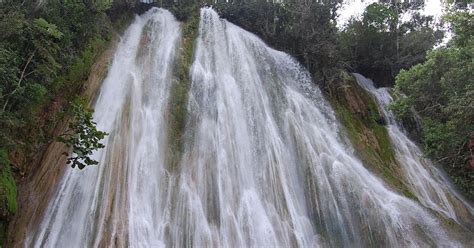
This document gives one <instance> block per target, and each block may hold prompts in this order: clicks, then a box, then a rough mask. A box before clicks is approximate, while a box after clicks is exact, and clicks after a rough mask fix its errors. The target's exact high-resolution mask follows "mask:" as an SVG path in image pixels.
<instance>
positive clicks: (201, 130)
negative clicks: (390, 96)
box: [25, 8, 461, 247]
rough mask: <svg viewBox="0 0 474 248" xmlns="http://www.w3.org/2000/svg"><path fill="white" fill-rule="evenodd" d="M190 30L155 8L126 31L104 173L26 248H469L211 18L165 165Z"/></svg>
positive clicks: (55, 213) (277, 61)
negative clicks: (178, 141) (175, 149)
mask: <svg viewBox="0 0 474 248" xmlns="http://www.w3.org/2000/svg"><path fill="white" fill-rule="evenodd" d="M180 30H181V28H180V24H179V23H178V22H177V21H176V19H175V18H174V17H173V16H172V15H171V14H170V13H169V12H168V11H166V10H163V9H156V8H154V9H152V10H150V11H148V12H147V13H145V14H144V15H142V16H140V17H137V18H136V19H135V21H134V22H133V24H132V25H131V26H130V27H129V28H128V30H127V31H126V33H125V35H124V38H123V40H122V41H121V43H120V45H119V47H118V50H117V53H116V56H115V58H114V61H113V64H112V66H111V68H110V71H109V73H108V76H107V78H106V79H105V81H104V82H103V85H102V88H101V92H100V95H99V98H98V100H97V102H96V105H95V114H94V118H95V120H96V122H97V123H98V129H100V130H104V131H106V132H108V133H109V135H108V136H107V138H106V140H105V145H106V148H105V149H104V150H103V151H100V152H97V153H95V154H94V158H95V159H96V160H98V161H100V164H99V165H98V166H89V167H87V168H86V169H85V170H83V171H78V170H74V169H69V170H68V171H67V173H66V174H65V175H64V177H63V178H62V181H61V183H60V186H59V187H58V189H57V193H56V195H55V196H54V198H53V199H52V201H51V204H50V206H49V207H48V209H46V211H45V213H44V216H43V221H42V222H41V224H40V225H39V226H37V227H34V228H33V230H31V231H29V237H28V239H27V240H26V241H25V246H26V247H104V246H105V247H210V246H212V247H340V246H345V247H366V246H376V247H384V246H390V247H407V246H411V247H418V246H420V247H426V246H440V247H457V246H460V245H461V244H460V243H459V242H458V241H457V240H456V238H455V237H452V235H451V233H449V232H447V230H446V229H445V226H444V225H443V223H442V222H441V221H440V220H439V219H438V217H436V216H435V214H433V213H432V212H431V211H430V210H429V208H431V206H428V207H429V208H426V207H425V206H424V205H425V204H424V203H423V202H422V204H420V203H418V202H416V201H414V200H411V199H408V198H406V197H404V196H401V195H399V194H398V193H396V192H394V191H393V190H391V189H390V188H388V186H386V184H385V183H384V182H383V181H382V180H381V179H379V178H378V177H376V176H375V175H374V174H372V173H371V172H369V171H368V170H367V169H366V168H365V167H364V165H363V164H362V162H361V161H360V160H359V159H358V158H357V157H356V155H354V154H353V153H352V150H353V149H352V148H351V147H350V145H348V144H347V142H345V139H344V138H343V135H344V133H343V132H341V131H340V127H339V123H338V122H337V120H336V118H335V114H334V112H333V111H332V110H331V108H330V106H329V104H328V103H327V101H326V100H325V99H324V98H323V96H322V94H321V92H320V91H319V90H318V89H317V87H316V86H315V85H314V84H313V83H312V82H311V78H310V75H309V73H308V72H307V71H306V70H305V69H304V68H303V67H301V66H300V65H299V64H298V63H297V62H296V61H295V60H294V59H293V58H292V57H290V56H289V55H287V54H285V53H282V52H279V51H276V50H274V49H272V48H270V47H268V46H267V45H266V44H265V43H263V42H262V41H261V40H260V39H259V38H257V37H256V36H255V35H253V34H251V33H249V32H247V31H245V30H243V29H241V28H239V27H237V26H235V25H233V24H232V23H229V22H227V21H225V20H223V19H220V18H219V16H218V15H217V13H216V12H214V11H213V10H212V9H210V8H204V9H201V12H200V22H199V30H198V31H199V34H198V37H197V41H196V46H195V51H194V61H193V63H192V66H191V69H190V72H189V77H190V82H189V83H190V88H189V95H188V102H187V118H186V120H187V121H186V126H185V131H184V136H183V137H182V139H183V140H182V141H183V142H182V143H183V149H182V154H181V158H180V161H178V164H177V166H176V168H174V167H173V168H170V166H167V165H168V163H169V161H168V160H167V159H166V157H167V152H169V151H168V149H169V148H168V145H169V144H168V143H169V141H168V140H167V138H168V135H167V130H169V129H168V128H172V127H168V126H167V123H168V122H167V121H166V120H167V116H168V113H167V111H168V110H169V101H170V89H171V87H172V86H173V83H175V81H176V79H175V78H174V74H173V72H174V70H175V68H174V65H175V64H177V63H179V61H178V60H177V59H176V57H177V56H178V55H179V53H180V52H182V51H181V50H180V44H181V42H180V41H181V31H180ZM416 173H417V172H416ZM449 211H451V210H446V212H447V213H450V212H449Z"/></svg>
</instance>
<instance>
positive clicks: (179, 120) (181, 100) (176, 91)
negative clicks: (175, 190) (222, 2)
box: [168, 8, 199, 169]
mask: <svg viewBox="0 0 474 248" xmlns="http://www.w3.org/2000/svg"><path fill="white" fill-rule="evenodd" d="M181 25H182V40H181V47H180V51H179V54H178V58H177V60H176V64H175V67H174V68H175V69H174V76H175V80H176V81H175V82H174V83H173V85H172V86H171V91H170V102H169V108H168V109H169V111H168V113H169V114H168V141H169V146H168V147H169V151H168V161H169V165H170V169H174V168H176V167H177V165H178V163H179V160H180V158H181V154H182V152H183V136H184V129H185V126H186V115H187V102H188V91H189V87H190V78H189V69H190V67H191V64H192V62H193V55H194V41H195V40H196V37H197V34H198V26H199V9H198V8H195V10H194V11H193V12H192V13H191V15H190V16H189V17H188V18H186V21H185V22H183V23H182V24H181Z"/></svg>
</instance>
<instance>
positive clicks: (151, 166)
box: [25, 9, 181, 247]
mask: <svg viewBox="0 0 474 248" xmlns="http://www.w3.org/2000/svg"><path fill="white" fill-rule="evenodd" d="M180 36H181V33H180V25H179V23H178V22H177V21H176V19H175V18H174V17H173V15H172V14H171V13H170V12H168V11H166V10H161V9H152V10H151V11H149V12H147V13H146V14H144V15H143V16H140V17H137V18H136V19H135V21H134V22H133V24H132V25H131V26H130V27H129V28H128V30H127V31H126V33H125V35H124V38H123V40H122V41H121V43H120V44H119V47H118V49H117V53H116V55H115V58H114V60H113V64H112V65H111V68H110V71H109V73H108V76H107V78H106V79H105V81H104V82H103V85H102V88H101V91H100V94H99V96H98V99H97V103H96V105H95V113H94V119H95V121H96V122H97V128H98V129H100V130H104V131H106V132H108V133H109V135H108V136H107V138H106V140H105V142H104V144H105V145H106V148H105V149H104V150H103V151H100V152H98V153H96V154H94V158H95V159H96V160H98V161H99V162H100V164H99V165H98V166H90V167H88V168H86V169H85V170H83V171H78V170H74V169H69V170H68V171H67V172H66V174H65V175H64V178H63V179H62V182H61V184H60V186H59V189H58V191H57V193H56V195H55V197H54V200H52V202H51V204H50V206H49V208H48V209H47V210H46V213H45V214H44V217H43V222H42V223H41V225H40V227H39V228H38V230H37V231H36V232H34V233H30V237H29V238H28V239H27V240H26V244H25V246H26V247H97V246H101V247H103V246H106V247H107V246H127V245H128V244H129V243H130V244H132V243H133V244H140V243H143V244H146V245H147V246H153V245H159V244H161V239H160V235H161V232H163V230H162V229H160V228H161V227H162V226H163V224H162V223H163V222H164V221H165V219H164V218H162V212H163V210H164V207H163V204H164V202H162V199H165V198H166V195H164V194H166V176H165V175H166V172H165V171H164V167H165V166H164V156H163V154H164V152H165V150H166V149H165V146H166V135H165V131H166V127H165V125H166V122H165V117H166V116H165V113H166V104H167V102H168V96H169V89H170V85H171V83H172V81H173V80H172V74H173V73H172V72H173V64H174V59H175V53H176V52H177V50H178V47H177V46H178V44H179V41H180Z"/></svg>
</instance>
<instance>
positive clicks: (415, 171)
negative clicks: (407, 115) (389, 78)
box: [354, 73, 474, 222]
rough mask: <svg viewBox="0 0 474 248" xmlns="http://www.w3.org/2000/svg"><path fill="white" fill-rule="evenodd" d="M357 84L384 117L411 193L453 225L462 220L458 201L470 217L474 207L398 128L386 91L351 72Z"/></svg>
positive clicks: (390, 97)
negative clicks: (366, 92)
mask: <svg viewBox="0 0 474 248" xmlns="http://www.w3.org/2000/svg"><path fill="white" fill-rule="evenodd" d="M354 76H355V77H356V79H357V82H358V83H359V85H360V86H362V87H363V88H364V89H365V90H367V91H368V92H370V93H371V94H372V95H373V96H374V97H375V99H376V101H377V102H378V105H379V107H380V109H381V111H382V114H383V116H384V118H385V119H386V121H387V129H388V134H389V136H390V139H391V140H392V145H393V147H394V149H395V153H396V157H397V160H398V162H399V163H400V165H401V166H402V169H403V171H404V173H405V178H406V179H407V181H408V185H409V187H410V188H411V190H412V192H413V193H415V195H416V197H417V198H418V200H419V201H420V202H421V203H422V204H423V205H424V206H426V207H428V208H430V209H432V210H434V211H436V212H438V213H440V214H442V215H444V216H445V217H447V218H451V219H453V220H454V221H456V222H459V221H463V220H461V219H460V218H458V216H457V214H456V211H455V207H454V205H453V203H452V201H455V202H456V201H459V202H460V204H462V206H463V207H465V208H466V211H467V214H468V215H469V217H470V218H473V216H474V208H473V207H472V206H470V205H469V203H467V202H466V201H465V200H464V199H463V198H462V197H461V196H460V195H459V194H458V193H456V191H454V190H453V189H452V187H451V185H450V183H449V182H447V180H446V179H445V178H444V177H443V174H441V172H440V171H439V170H438V169H437V168H436V167H435V166H434V165H433V164H432V163H431V162H430V161H429V159H427V158H426V157H425V156H424V155H423V153H422V152H421V150H420V149H419V148H418V146H417V145H416V144H415V143H414V142H413V141H411V140H410V139H409V138H408V137H407V135H406V134H405V132H404V131H403V127H402V126H400V125H399V124H398V123H397V121H396V118H395V116H394V114H393V113H392V112H391V111H390V110H389V108H388V107H389V104H390V103H391V102H392V101H393V98H392V96H391V95H390V92H389V90H390V89H389V88H378V89H377V88H375V86H374V83H373V82H372V81H371V80H370V79H367V78H365V77H364V76H362V75H360V74H357V73H354Z"/></svg>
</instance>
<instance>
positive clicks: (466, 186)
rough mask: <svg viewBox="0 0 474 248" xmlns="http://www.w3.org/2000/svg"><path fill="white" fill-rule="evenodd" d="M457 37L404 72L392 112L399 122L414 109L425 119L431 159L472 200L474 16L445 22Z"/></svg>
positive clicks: (452, 15) (457, 14) (425, 138)
mask: <svg viewBox="0 0 474 248" xmlns="http://www.w3.org/2000/svg"><path fill="white" fill-rule="evenodd" d="M447 19H448V20H450V22H451V26H452V29H453V31H454V34H455V35H454V37H453V39H452V40H451V41H450V42H449V44H448V46H447V47H441V48H438V49H435V50H434V51H432V52H430V53H429V54H428V57H427V60H426V62H424V63H422V64H418V65H415V66H413V67H412V68H410V69H409V70H401V71H400V74H399V75H398V76H397V78H396V91H397V92H398V93H399V95H402V97H401V98H399V99H398V100H397V101H395V102H394V104H393V105H392V108H393V109H394V110H395V112H396V113H397V114H398V115H399V116H400V117H405V116H407V115H410V114H411V112H410V111H409V109H411V108H414V109H415V111H416V112H417V113H418V114H419V116H421V118H422V120H421V121H422V126H423V144H424V149H425V151H426V152H427V154H428V155H429V156H431V157H432V158H434V159H435V160H436V161H438V162H440V163H442V164H444V165H445V168H446V170H447V171H448V173H449V174H450V176H451V177H452V178H453V179H454V182H455V183H456V184H457V185H458V186H460V187H461V189H463V190H464V191H465V192H466V193H468V195H469V196H470V197H471V198H472V197H474V182H473V180H472V178H473V177H474V167H472V165H474V158H473V157H472V151H471V148H472V147H469V146H470V145H469V143H472V142H474V122H473V120H474V106H473V104H474V103H473V99H474V81H473V79H474V58H473V55H474V36H473V33H474V32H473V31H472V30H473V23H474V15H473V14H471V13H469V12H467V11H456V12H452V13H450V14H449V15H448V17H447Z"/></svg>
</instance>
